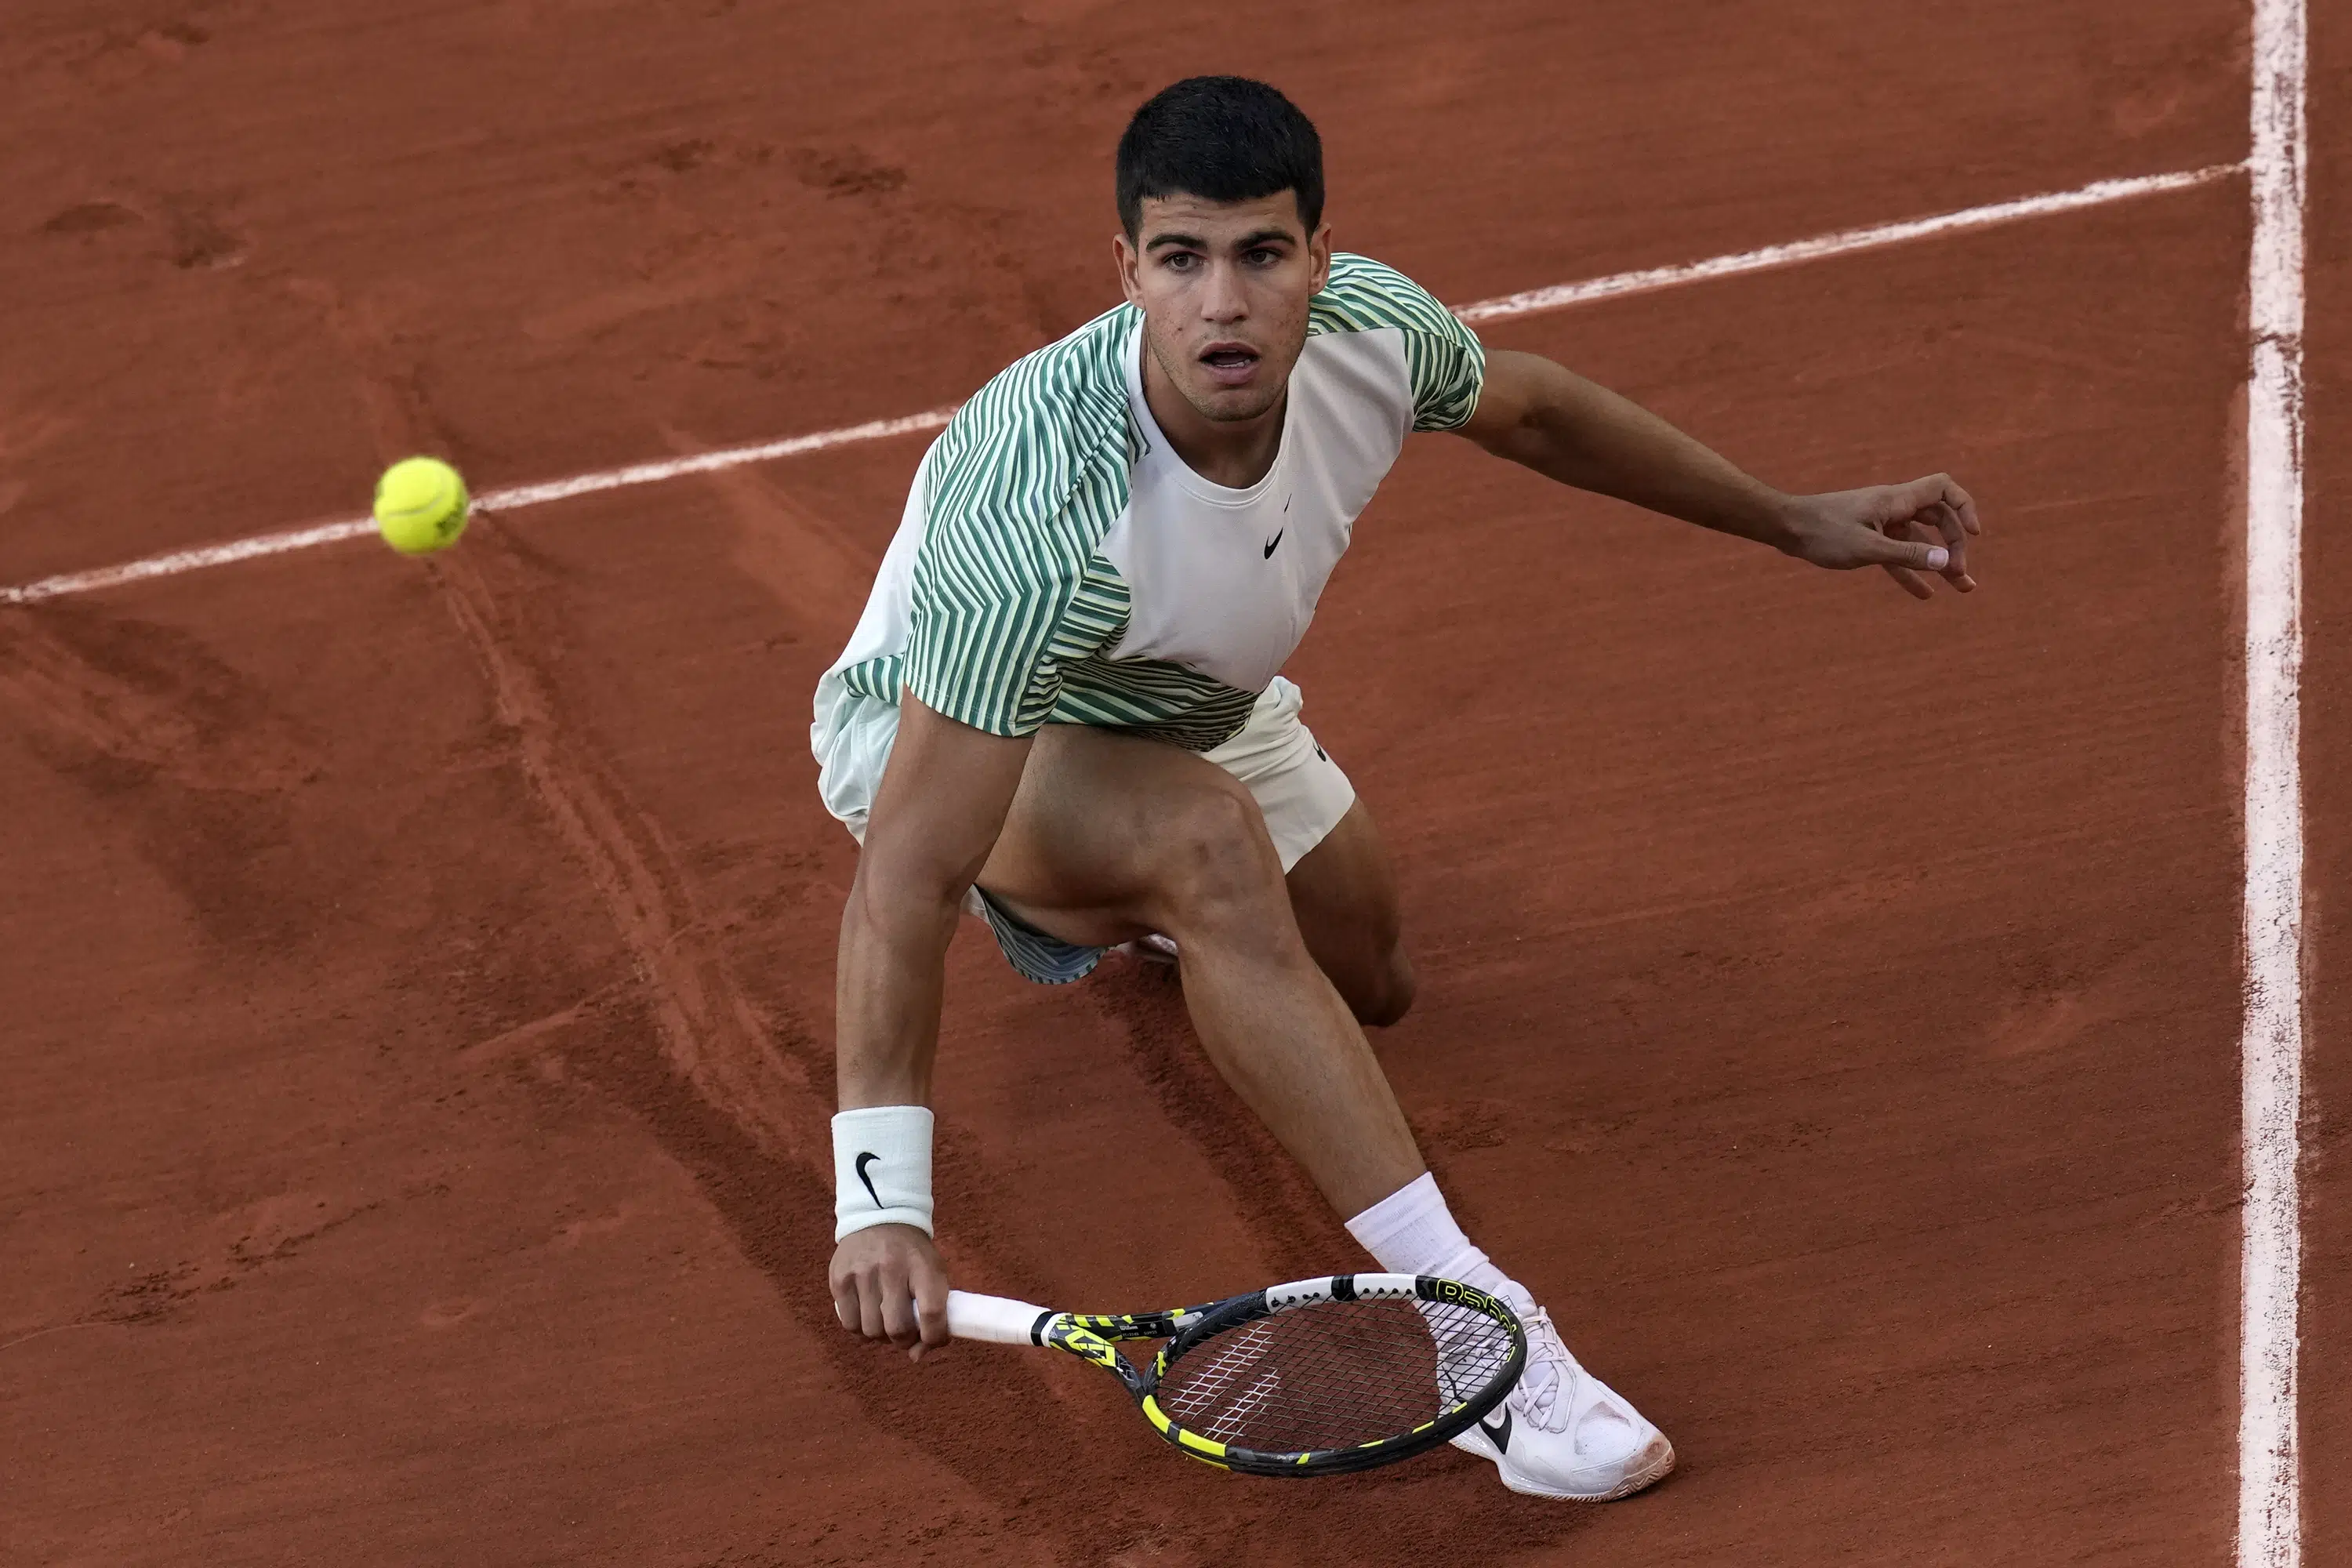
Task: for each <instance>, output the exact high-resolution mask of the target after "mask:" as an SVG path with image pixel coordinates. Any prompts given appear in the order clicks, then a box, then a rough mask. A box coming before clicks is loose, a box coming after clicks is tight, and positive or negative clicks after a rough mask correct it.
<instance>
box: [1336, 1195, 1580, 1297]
mask: <svg viewBox="0 0 2352 1568" xmlns="http://www.w3.org/2000/svg"><path fill="white" fill-rule="evenodd" d="M1348 1234H1349V1236H1352V1237H1355V1238H1356V1240H1357V1241H1358V1242H1360V1243H1361V1244H1362V1246H1363V1248H1364V1250H1365V1251H1367V1252H1369V1253H1370V1254H1371V1255H1372V1256H1373V1257H1374V1258H1377V1259H1379V1260H1380V1265H1381V1268H1385V1269H1387V1270H1388V1271H1389V1272H1390V1273H1391V1274H1434V1275H1437V1276H1439V1277H1440V1278H1443V1279H1459V1280H1461V1281H1462V1282H1463V1283H1464V1284H1465V1285H1475V1286H1476V1287H1477V1288H1478V1289H1481V1290H1484V1291H1486V1293H1487V1294H1488V1295H1490V1296H1500V1297H1501V1298H1502V1299H1503V1300H1506V1301H1507V1302H1509V1303H1510V1304H1511V1310H1513V1311H1515V1312H1517V1313H1518V1314H1519V1316H1520V1317H1522V1318H1525V1317H1526V1316H1528V1314H1529V1313H1530V1312H1533V1311H1534V1310H1535V1309H1536V1302H1535V1298H1534V1297H1532V1296H1530V1295H1528V1290H1527V1287H1526V1286H1524V1285H1521V1284H1520V1283H1519V1282H1518V1281H1517V1280H1516V1279H1512V1278H1511V1277H1510V1276H1509V1275H1507V1274H1506V1273H1504V1272H1503V1271H1502V1270H1501V1269H1499V1268H1496V1267H1495V1265H1494V1263H1493V1261H1492V1260H1491V1259H1489V1258H1487V1256H1486V1254H1485V1253H1484V1252H1481V1251H1479V1250H1478V1248H1476V1247H1473V1246H1472V1245H1470V1238H1469V1237H1466V1236H1465V1235H1463V1234H1462V1227H1461V1226H1459V1225H1457V1224H1455V1223H1454V1214H1453V1211H1452V1210H1450V1209H1448V1208H1447V1207H1446V1206H1445V1194H1444V1193H1441V1192H1439V1191H1438V1190H1437V1178H1436V1176H1435V1175H1433V1174H1432V1173H1429V1172H1427V1171H1424V1172H1423V1173H1421V1174H1420V1175H1419V1176H1417V1177H1415V1178H1414V1179H1413V1180H1412V1181H1410V1182H1408V1183H1406V1184H1404V1185H1403V1186H1402V1187H1399V1188H1398V1189H1397V1190H1396V1191H1395V1192H1392V1193H1391V1194H1389V1195H1388V1196H1386V1197H1384V1198H1382V1199H1381V1201H1380V1202H1378V1203H1376V1204H1374V1205H1372V1206H1371V1207H1370V1208H1368V1209H1366V1210H1365V1211H1364V1212H1363V1213H1361V1214H1360V1215H1357V1216H1356V1217H1355V1218H1353V1219H1351V1220H1349V1222H1348Z"/></svg>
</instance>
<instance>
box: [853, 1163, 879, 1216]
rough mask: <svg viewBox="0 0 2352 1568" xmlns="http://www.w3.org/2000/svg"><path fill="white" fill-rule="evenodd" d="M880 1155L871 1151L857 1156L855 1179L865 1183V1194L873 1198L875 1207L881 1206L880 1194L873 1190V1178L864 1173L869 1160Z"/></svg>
mask: <svg viewBox="0 0 2352 1568" xmlns="http://www.w3.org/2000/svg"><path fill="white" fill-rule="evenodd" d="M881 1157H882V1156H881V1155H879V1154H876V1153H872V1152H866V1153H862V1154H860V1155H858V1156H857V1179H858V1180H859V1181H861V1182H864V1183H865V1184H866V1196H867V1197H869V1198H872V1199H873V1200H874V1206H875V1207H876V1208H877V1209H878V1208H880V1207H881V1206H882V1194H879V1193H877V1192H876V1191H875V1190H874V1178H873V1177H871V1176H869V1175H867V1174H866V1164H867V1163H869V1162H871V1161H875V1160H879V1159H880V1158H881Z"/></svg>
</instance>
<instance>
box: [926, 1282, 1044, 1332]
mask: <svg viewBox="0 0 2352 1568" xmlns="http://www.w3.org/2000/svg"><path fill="white" fill-rule="evenodd" d="M1053 1315H1054V1314H1053V1313H1051V1312H1049V1311H1047V1310H1045V1308H1043V1307H1033V1306H1031V1305H1030V1304H1029V1303H1028V1302H1026V1301H1015V1300H1010V1299H1008V1298H1006V1297H1003V1296H976V1295H974V1294H972V1293H971V1291H969V1290H950V1291H949V1292H948V1332H950V1333H951V1334H953V1335H954V1336H955V1337H956V1338H958V1339H960V1340H986V1341H988V1342H991V1343H992V1344H1000V1345H1034V1344H1035V1343H1036V1342H1037V1340H1036V1337H1035V1335H1036V1328H1037V1325H1038V1324H1039V1323H1041V1322H1043V1321H1045V1320H1046V1319H1047V1318H1050V1317H1052V1316H1053Z"/></svg>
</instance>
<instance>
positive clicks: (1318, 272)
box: [1307, 223, 1331, 294]
mask: <svg viewBox="0 0 2352 1568" xmlns="http://www.w3.org/2000/svg"><path fill="white" fill-rule="evenodd" d="M1307 265H1308V266H1309V267H1311V268H1314V269H1315V292H1316V293H1318V294H1320V293H1321V292H1323V288H1324V285H1325V284H1327V283H1328V282H1330V281H1331V226H1330V225H1329V224H1328V223H1327V224H1324V225H1323V226H1321V227H1319V228H1318V229H1317V230H1316V231H1315V232H1314V233H1313V234H1310V235H1308V236H1307Z"/></svg>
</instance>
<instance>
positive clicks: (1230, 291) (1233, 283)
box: [1201, 261, 1249, 326]
mask: <svg viewBox="0 0 2352 1568" xmlns="http://www.w3.org/2000/svg"><path fill="white" fill-rule="evenodd" d="M1248 314H1249V297H1248V294H1247V292H1246V291H1245V290H1244V289H1243V288H1242V277H1241V268H1238V267H1236V266H1234V264H1233V263H1232V262H1230V261H1218V262H1214V263H1212V264H1211V266H1210V268H1209V286H1208V287H1207V288H1206V289H1202V290H1201V317H1202V320H1203V321H1213V322H1215V323H1216V324H1217V325H1219V326H1231V325H1233V324H1234V323H1235V322H1237V321H1241V320H1242V319H1243V318H1244V317H1245V316H1247V315H1248Z"/></svg>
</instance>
